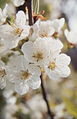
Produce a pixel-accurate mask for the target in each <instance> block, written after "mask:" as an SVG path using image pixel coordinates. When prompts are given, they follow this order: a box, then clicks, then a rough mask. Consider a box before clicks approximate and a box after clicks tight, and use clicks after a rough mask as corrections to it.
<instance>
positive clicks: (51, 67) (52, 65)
mask: <svg viewBox="0 0 77 119" xmlns="http://www.w3.org/2000/svg"><path fill="white" fill-rule="evenodd" d="M55 67H56V64H55V62H51V63H50V64H49V66H48V68H49V69H51V70H53V69H55Z"/></svg>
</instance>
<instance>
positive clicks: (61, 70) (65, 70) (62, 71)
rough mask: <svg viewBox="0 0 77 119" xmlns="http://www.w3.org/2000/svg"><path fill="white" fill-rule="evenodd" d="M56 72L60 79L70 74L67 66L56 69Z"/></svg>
mask: <svg viewBox="0 0 77 119" xmlns="http://www.w3.org/2000/svg"><path fill="white" fill-rule="evenodd" d="M56 72H57V73H58V74H59V75H60V77H63V78H66V77H68V76H69V75H70V73H71V71H70V68H69V67H68V66H64V67H61V66H60V67H57V68H56Z"/></svg>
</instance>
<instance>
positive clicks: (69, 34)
mask: <svg viewBox="0 0 77 119" xmlns="http://www.w3.org/2000/svg"><path fill="white" fill-rule="evenodd" d="M65 36H66V38H67V41H68V42H69V43H71V44H77V32H76V31H74V30H71V31H68V30H67V29H66V30H65Z"/></svg>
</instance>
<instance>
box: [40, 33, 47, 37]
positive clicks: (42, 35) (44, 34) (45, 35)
mask: <svg viewBox="0 0 77 119" xmlns="http://www.w3.org/2000/svg"><path fill="white" fill-rule="evenodd" d="M40 37H41V38H43V37H48V34H47V33H42V34H40Z"/></svg>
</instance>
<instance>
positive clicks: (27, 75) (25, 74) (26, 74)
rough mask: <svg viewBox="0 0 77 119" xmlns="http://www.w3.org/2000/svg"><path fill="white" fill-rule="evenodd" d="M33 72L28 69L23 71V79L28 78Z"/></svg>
mask: <svg viewBox="0 0 77 119" xmlns="http://www.w3.org/2000/svg"><path fill="white" fill-rule="evenodd" d="M30 76H31V74H30V73H29V72H28V71H21V79H22V80H27V79H28V78H29V77H30Z"/></svg>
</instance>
